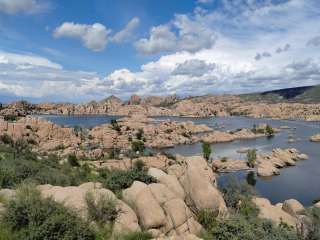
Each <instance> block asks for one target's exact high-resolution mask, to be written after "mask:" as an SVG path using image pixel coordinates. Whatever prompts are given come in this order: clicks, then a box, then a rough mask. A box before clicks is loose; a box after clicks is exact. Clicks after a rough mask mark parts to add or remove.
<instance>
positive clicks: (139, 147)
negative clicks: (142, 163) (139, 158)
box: [131, 140, 145, 153]
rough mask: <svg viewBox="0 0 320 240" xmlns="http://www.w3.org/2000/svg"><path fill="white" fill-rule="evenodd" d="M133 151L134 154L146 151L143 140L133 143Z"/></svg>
mask: <svg viewBox="0 0 320 240" xmlns="http://www.w3.org/2000/svg"><path fill="white" fill-rule="evenodd" d="M131 149H132V151H134V152H139V153H143V152H144V150H145V146H144V142H143V141H141V140H137V141H132V142H131Z"/></svg>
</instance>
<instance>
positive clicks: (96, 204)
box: [86, 192, 119, 224]
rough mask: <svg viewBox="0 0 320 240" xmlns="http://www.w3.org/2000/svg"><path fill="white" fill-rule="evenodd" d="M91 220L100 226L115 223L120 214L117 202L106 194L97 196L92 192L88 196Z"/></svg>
mask: <svg viewBox="0 0 320 240" xmlns="http://www.w3.org/2000/svg"><path fill="white" fill-rule="evenodd" d="M86 203H87V206H88V215H89V219H90V220H92V221H95V222H98V223H100V224H106V223H113V222H114V221H115V220H116V218H117V216H118V214H119V210H118V209H117V200H116V199H115V198H113V197H111V196H108V195H105V194H99V195H98V196H95V195H94V194H93V193H92V192H88V193H87V194H86Z"/></svg>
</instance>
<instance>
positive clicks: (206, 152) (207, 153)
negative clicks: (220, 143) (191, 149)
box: [202, 142, 212, 161]
mask: <svg viewBox="0 0 320 240" xmlns="http://www.w3.org/2000/svg"><path fill="white" fill-rule="evenodd" d="M211 152H212V150H211V146H210V144H209V143H207V142H203V143H202V154H203V157H204V158H205V159H206V160H207V161H208V160H209V158H210V155H211Z"/></svg>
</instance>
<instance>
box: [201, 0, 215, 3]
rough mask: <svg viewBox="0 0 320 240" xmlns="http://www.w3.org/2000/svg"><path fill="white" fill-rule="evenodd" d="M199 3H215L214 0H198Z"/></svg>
mask: <svg viewBox="0 0 320 240" xmlns="http://www.w3.org/2000/svg"><path fill="white" fill-rule="evenodd" d="M197 3H200V4H209V3H213V0H197Z"/></svg>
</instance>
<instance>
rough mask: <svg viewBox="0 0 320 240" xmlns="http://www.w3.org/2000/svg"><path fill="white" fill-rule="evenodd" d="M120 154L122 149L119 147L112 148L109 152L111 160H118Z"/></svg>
mask: <svg viewBox="0 0 320 240" xmlns="http://www.w3.org/2000/svg"><path fill="white" fill-rule="evenodd" d="M119 154H120V148H118V147H112V148H111V150H110V152H109V158H110V159H118V158H119Z"/></svg>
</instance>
